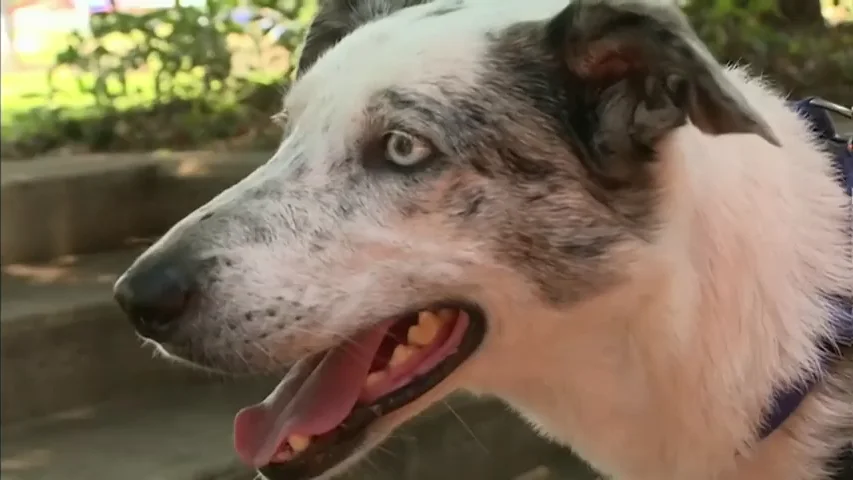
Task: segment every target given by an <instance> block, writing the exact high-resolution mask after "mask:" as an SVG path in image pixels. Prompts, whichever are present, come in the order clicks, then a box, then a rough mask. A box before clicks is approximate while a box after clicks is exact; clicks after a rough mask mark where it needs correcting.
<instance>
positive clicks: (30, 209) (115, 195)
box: [0, 152, 270, 265]
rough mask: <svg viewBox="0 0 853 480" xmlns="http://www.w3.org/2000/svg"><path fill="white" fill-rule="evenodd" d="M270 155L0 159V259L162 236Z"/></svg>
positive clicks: (90, 250)
mask: <svg viewBox="0 0 853 480" xmlns="http://www.w3.org/2000/svg"><path fill="white" fill-rule="evenodd" d="M269 157H270V154H269V153H244V154H237V153H232V154H215V153H205V152H197V153H192V152H190V153H186V152H184V153H163V154H137V155H97V156H96V155H93V156H82V157H71V158H43V159H36V160H29V161H17V162H9V161H6V162H0V179H2V180H0V182H2V183H0V185H2V190H0V193H2V196H0V209H2V210H0V211H1V212H2V213H0V263H2V264H4V265H6V264H11V263H19V262H30V261H40V260H46V259H50V258H54V257H58V256H62V255H70V254H81V253H94V252H98V251H104V250H112V249H116V248H122V247H124V246H127V245H128V244H132V243H133V242H134V241H136V242H138V241H139V240H140V239H146V238H150V237H153V236H157V235H160V234H162V233H163V232H164V231H165V230H166V229H168V228H169V227H170V226H171V225H173V224H174V223H175V222H177V221H178V220H180V219H181V218H182V217H183V216H185V215H186V214H187V213H189V212H190V211H192V210H193V209H195V208H197V207H198V206H200V205H202V204H204V203H205V202H207V201H208V200H209V199H211V198H213V197H214V196H215V195H216V194H218V193H219V192H221V191H222V190H224V189H225V188H227V187H229V186H231V185H233V184H234V183H236V182H237V181H239V180H240V179H242V178H243V177H245V176H246V175H247V174H248V173H250V172H251V171H252V170H254V169H255V168H257V167H258V166H259V165H261V164H262V163H263V162H265V161H266V160H267V159H268V158H269Z"/></svg>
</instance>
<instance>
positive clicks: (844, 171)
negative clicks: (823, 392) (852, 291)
mask: <svg viewBox="0 0 853 480" xmlns="http://www.w3.org/2000/svg"><path fill="white" fill-rule="evenodd" d="M792 107H793V108H794V110H796V111H797V112H798V113H799V114H800V115H802V116H803V117H804V118H805V119H807V120H809V121H810V122H811V124H812V125H813V127H814V130H815V132H816V133H817V134H818V136H819V138H820V139H822V140H823V141H824V142H825V144H826V148H827V150H828V151H829V152H830V153H831V154H832V156H833V161H834V163H835V164H836V166H837V168H838V171H839V180H840V182H841V185H842V187H843V188H844V189H845V190H846V191H847V195H848V196H850V195H851V194H853V137H851V138H849V139H845V138H842V137H841V136H840V135H839V134H838V133H837V132H836V130H835V125H834V124H833V123H832V119H831V117H830V115H829V111H834V112H836V113H839V114H842V115H846V116H850V115H851V111H850V109H845V108H843V107H841V106H839V105H834V104H832V103H829V102H826V101H824V100H821V99H818V98H808V99H805V100H802V101H799V102H795V103H793V104H792ZM851 201H853V200H851ZM851 210H853V209H851ZM851 218H853V217H851ZM851 235H853V224H851ZM851 268H853V259H851ZM829 300H830V301H831V304H832V306H833V308H832V312H831V316H830V321H831V322H832V324H833V327H834V331H835V332H836V336H835V338H831V339H827V340H826V341H825V342H824V350H825V354H824V356H823V362H822V363H823V366H824V367H828V366H829V364H830V363H831V362H832V360H833V359H837V358H838V355H839V354H840V351H839V347H840V346H848V347H849V346H853V298H843V297H838V296H836V297H832V298H830V299H829ZM819 380H820V376H819V375H818V374H815V375H812V376H810V377H809V378H808V379H806V380H804V381H802V382H801V383H799V384H797V385H793V386H788V387H786V388H783V389H780V390H779V391H777V392H776V395H775V396H774V402H773V404H772V407H771V408H770V409H768V411H767V415H766V416H765V418H764V422H763V425H762V428H761V430H760V432H759V433H760V434H759V438H761V439H764V438H765V437H767V436H769V435H770V434H771V433H773V432H774V431H775V430H776V429H777V428H779V427H780V426H781V425H782V423H784V422H785V420H787V419H788V417H790V416H791V414H793V413H794V411H795V410H796V409H797V407H798V406H799V405H800V404H801V403H802V402H803V400H804V399H805V398H806V395H807V394H808V393H809V391H810V390H811V389H812V387H814V385H815V384H816V383H817V382H818V381H819Z"/></svg>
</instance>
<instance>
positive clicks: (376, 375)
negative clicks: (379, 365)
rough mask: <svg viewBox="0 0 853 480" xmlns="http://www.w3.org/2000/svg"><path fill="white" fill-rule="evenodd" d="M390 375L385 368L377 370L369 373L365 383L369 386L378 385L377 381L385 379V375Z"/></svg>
mask: <svg viewBox="0 0 853 480" xmlns="http://www.w3.org/2000/svg"><path fill="white" fill-rule="evenodd" d="M387 376H388V372H386V371H385V370H377V371H375V372H371V373H370V374H369V375H367V379H366V380H365V381H364V385H365V386H367V387H370V386H373V385H376V384H377V383H379V382H381V381H382V380H385V377H387Z"/></svg>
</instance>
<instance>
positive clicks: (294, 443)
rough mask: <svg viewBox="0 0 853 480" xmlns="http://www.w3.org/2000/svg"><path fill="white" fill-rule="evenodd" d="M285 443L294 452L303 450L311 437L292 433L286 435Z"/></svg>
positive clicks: (309, 442)
mask: <svg viewBox="0 0 853 480" xmlns="http://www.w3.org/2000/svg"><path fill="white" fill-rule="evenodd" d="M287 444H288V445H290V448H291V449H292V450H293V451H294V452H296V453H299V452H304V451H305V449H307V448H308V446H309V445H311V437H308V436H305V435H298V434H293V435H291V436H289V437H287Z"/></svg>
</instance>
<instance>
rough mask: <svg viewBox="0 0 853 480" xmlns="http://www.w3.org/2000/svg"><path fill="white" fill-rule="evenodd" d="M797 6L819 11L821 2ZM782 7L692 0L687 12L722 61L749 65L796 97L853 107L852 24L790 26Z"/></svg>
mask: <svg viewBox="0 0 853 480" xmlns="http://www.w3.org/2000/svg"><path fill="white" fill-rule="evenodd" d="M796 1H798V2H803V3H801V4H800V6H801V7H802V6H804V4H805V3H808V2H810V1H814V2H815V4H816V5H818V7H819V3H818V2H817V1H816V0H796ZM842 1H847V0H842ZM779 5H780V3H779V0H691V2H690V3H689V4H687V5H685V11H686V12H687V14H688V15H689V16H690V18H691V22H692V24H693V27H694V28H695V29H696V31H697V33H698V34H699V37H700V38H701V39H702V40H703V41H705V42H706V43H707V44H708V47H709V48H710V49H711V51H712V52H713V53H714V55H715V56H716V57H717V59H718V60H719V61H720V62H723V63H728V64H739V65H747V66H748V67H749V69H750V71H751V72H752V73H753V74H756V75H761V76H763V77H764V78H765V79H766V80H767V81H769V82H770V83H771V84H772V85H774V86H775V87H776V88H777V89H778V90H779V91H781V92H782V93H785V94H788V95H790V96H792V97H804V96H812V95H817V96H822V97H825V98H827V99H829V100H832V101H835V102H839V103H843V104H845V105H853V87H851V86H853V23H846V24H840V25H837V26H832V27H830V26H828V25H826V24H825V22H823V21H820V22H818V23H811V22H805V23H804V24H798V25H791V24H790V23H789V22H788V21H787V19H786V18H784V16H783V15H782V13H781V12H780V11H779V8H777V7H778V6H779Z"/></svg>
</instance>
